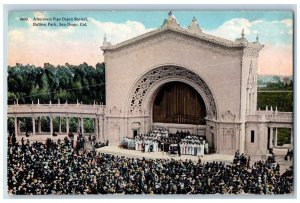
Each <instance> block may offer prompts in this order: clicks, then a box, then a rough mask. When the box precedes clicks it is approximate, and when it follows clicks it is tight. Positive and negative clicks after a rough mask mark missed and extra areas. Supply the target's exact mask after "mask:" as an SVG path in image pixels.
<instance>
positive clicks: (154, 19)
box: [8, 11, 293, 75]
mask: <svg viewBox="0 0 300 203" xmlns="http://www.w3.org/2000/svg"><path fill="white" fill-rule="evenodd" d="M168 12H169V11H81V12H78V11H76V12H74V11H54V12H51V11H46V12H39V11H30V12H12V13H10V14H9V35H8V36H9V54H11V55H14V56H11V57H10V55H9V65H14V64H15V63H23V64H27V63H29V64H34V65H42V64H43V61H44V62H45V61H47V62H49V63H52V64H54V65H57V64H64V63H66V62H68V63H73V64H75V65H76V64H79V63H82V62H87V63H90V64H91V65H95V63H97V62H101V60H103V56H102V53H101V52H100V50H99V45H100V44H101V43H102V40H103V36H104V33H106V35H107V39H108V40H109V41H111V42H112V43H113V44H114V43H118V42H121V41H123V40H127V39H129V38H132V37H135V36H137V35H140V34H143V33H145V32H149V31H151V30H153V29H157V28H159V27H160V26H161V25H162V23H163V20H164V19H165V18H167V15H168ZM173 14H174V15H175V16H176V18H177V20H178V22H179V24H180V25H181V27H188V25H189V24H190V22H191V20H192V18H193V17H196V19H197V20H198V23H199V25H200V27H201V28H202V30H203V31H204V32H206V33H208V34H212V35H216V36H219V37H223V38H226V39H230V40H234V39H236V38H237V37H240V33H241V31H242V29H245V34H246V38H247V39H248V40H249V41H255V37H256V34H257V33H258V34H259V38H260V42H261V43H262V44H264V45H265V48H264V50H263V51H262V54H261V57H260V59H261V61H262V63H261V64H262V66H263V67H261V69H259V71H260V73H262V74H268V73H270V74H273V73H274V74H282V75H288V74H291V73H292V68H293V67H292V43H293V13H292V12H289V11H173ZM20 17H28V19H29V21H27V22H24V21H20V20H19V19H20ZM33 17H45V18H47V17H48V18H52V17H65V18H72V17H88V20H89V21H88V23H87V25H88V26H87V27H76V28H70V27H58V26H57V27H33V26H32V23H33V21H32V19H33ZM53 44H55V45H56V46H53ZM95 45H97V46H95ZM68 47H70V49H71V47H73V48H74V47H77V48H78V50H81V52H82V53H81V57H80V55H79V54H78V52H76V53H74V51H73V52H72V51H70V54H69V55H67V53H63V54H62V53H61V54H57V53H56V52H59V50H61V49H62V48H68ZM28 49H35V50H37V51H39V53H38V57H37V58H38V59H34V57H31V56H33V55H36V53H34V51H30V52H29V53H28ZM26 52H27V53H26ZM12 53H14V54H12ZM53 53H56V54H53ZM30 54H32V55H30ZM77 55H78V57H79V58H78V57H76V58H74V56H77ZM270 57H272V58H278V59H280V60H278V61H277V60H275V61H274V60H273V59H272V60H270ZM267 59H268V60H269V62H268V60H267ZM64 60H65V61H64ZM272 61H273V62H272Z"/></svg>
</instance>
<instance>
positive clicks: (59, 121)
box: [58, 117, 61, 133]
mask: <svg viewBox="0 0 300 203" xmlns="http://www.w3.org/2000/svg"><path fill="white" fill-rule="evenodd" d="M58 118H59V119H58V123H59V128H58V132H59V133H61V117H58Z"/></svg>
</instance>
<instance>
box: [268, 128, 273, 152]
mask: <svg viewBox="0 0 300 203" xmlns="http://www.w3.org/2000/svg"><path fill="white" fill-rule="evenodd" d="M273 134H274V133H273V128H272V127H270V138H269V148H272V147H273Z"/></svg>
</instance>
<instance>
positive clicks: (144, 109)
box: [8, 12, 293, 155]
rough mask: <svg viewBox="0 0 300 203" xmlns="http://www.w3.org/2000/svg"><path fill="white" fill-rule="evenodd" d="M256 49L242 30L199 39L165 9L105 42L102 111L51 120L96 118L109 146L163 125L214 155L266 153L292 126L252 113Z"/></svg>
mask: <svg viewBox="0 0 300 203" xmlns="http://www.w3.org/2000/svg"><path fill="white" fill-rule="evenodd" d="M262 48H263V45H261V44H260V43H259V41H258V38H257V40H256V41H255V42H249V41H248V40H247V39H246V38H245V36H244V33H242V36H241V38H238V39H236V40H235V41H230V40H226V39H222V38H219V37H215V36H212V35H209V34H206V33H204V32H202V30H201V28H200V27H199V25H198V23H197V21H196V19H195V18H194V19H193V20H192V22H191V24H190V26H189V27H188V28H187V29H185V28H182V27H180V25H179V24H178V22H177V20H176V18H175V16H174V15H173V14H172V13H171V12H170V13H169V16H168V19H166V20H165V21H164V23H163V25H162V26H161V28H159V29H157V30H154V31H151V32H148V33H145V34H143V35H140V36H138V37H135V38H133V39H130V40H127V41H124V42H121V43H119V44H116V45H112V44H110V43H109V42H107V41H106V39H105V40H104V42H103V46H102V47H101V49H102V50H103V52H104V60H105V67H106V106H101V107H95V106H94V108H95V109H97V110H95V112H94V111H93V110H92V108H89V107H82V108H83V110H82V111H85V110H84V108H87V110H86V111H88V113H82V114H80V112H76V111H74V112H73V111H71V110H70V111H67V110H68V108H66V106H65V107H63V108H61V109H64V112H63V113H58V112H59V110H55V111H53V112H52V111H51V112H52V113H51V115H50V116H51V117H52V116H55V115H56V116H66V117H67V118H68V117H70V116H72V115H73V116H77V117H81V118H83V117H92V118H95V126H96V127H95V129H96V130H95V134H96V135H97V137H98V138H99V139H101V140H106V139H108V140H109V141H110V143H112V144H113V145H118V144H119V142H120V139H121V138H122V137H124V136H133V135H134V134H144V133H147V132H149V130H151V129H153V128H157V127H167V128H169V129H170V131H177V130H189V131H190V132H192V133H197V134H200V135H203V136H206V139H207V141H208V143H209V146H210V148H211V149H210V150H211V151H213V152H215V153H220V154H233V153H234V152H235V151H236V150H239V151H240V152H244V153H246V154H251V155H266V154H267V151H268V148H270V147H273V145H276V134H277V130H276V127H287V128H292V123H293V121H292V113H290V112H278V111H277V110H275V109H274V110H268V109H266V111H258V110H257V66H258V57H259V52H260V50H261V49H262ZM185 90H186V91H185ZM175 100H176V101H175ZM62 106H63V105H62ZM79 106H80V105H79ZM20 108H21V107H17V106H10V107H9V110H8V112H9V116H14V117H15V118H17V116H20V115H21V114H22V112H26V111H29V112H30V111H32V110H30V109H27V110H25V109H24V108H25V107H24V108H23V109H20ZM55 108H59V106H56V107H55ZM70 109H71V108H70ZM74 110H76V108H75V109H74ZM46 112H49V110H46ZM97 112H98V113H97ZM42 113H43V112H36V113H35V114H36V115H41V114H42ZM77 114H78V115H77ZM157 115H159V116H157ZM16 120H17V119H16ZM15 126H16V128H17V126H18V123H17V121H16V125H15ZM34 126H35V124H34ZM67 131H68V127H67ZM16 132H17V131H16Z"/></svg>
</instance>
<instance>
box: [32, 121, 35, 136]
mask: <svg viewBox="0 0 300 203" xmlns="http://www.w3.org/2000/svg"><path fill="white" fill-rule="evenodd" d="M32 135H33V136H35V117H32Z"/></svg>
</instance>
